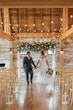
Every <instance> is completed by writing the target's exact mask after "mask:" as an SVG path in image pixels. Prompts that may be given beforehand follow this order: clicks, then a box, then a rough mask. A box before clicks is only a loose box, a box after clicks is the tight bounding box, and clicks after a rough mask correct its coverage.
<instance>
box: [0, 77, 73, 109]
mask: <svg viewBox="0 0 73 110" xmlns="http://www.w3.org/2000/svg"><path fill="white" fill-rule="evenodd" d="M23 79H24V78H21V79H19V83H20V82H21V83H20V84H19V89H18V91H17V92H15V93H12V96H13V104H11V105H7V104H5V96H4V94H3V93H1V99H0V100H1V101H2V103H1V101H0V110H72V109H69V108H68V106H62V104H61V97H60V96H59V95H58V94H54V95H53V93H52V92H50V93H47V89H46V87H47V85H39V84H32V85H31V84H30V85H29V86H27V85H26V84H25V81H24V80H23Z"/></svg>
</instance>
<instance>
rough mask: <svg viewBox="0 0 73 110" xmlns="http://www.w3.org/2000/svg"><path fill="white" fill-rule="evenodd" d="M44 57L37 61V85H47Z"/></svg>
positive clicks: (46, 67)
mask: <svg viewBox="0 0 73 110" xmlns="http://www.w3.org/2000/svg"><path fill="white" fill-rule="evenodd" d="M46 60H47V59H46V57H45V58H43V59H42V58H40V59H39V73H38V76H37V79H36V81H35V82H36V83H39V84H48V75H47V74H46V71H47V69H48V66H47V63H46Z"/></svg>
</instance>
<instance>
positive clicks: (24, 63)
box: [23, 57, 26, 68]
mask: <svg viewBox="0 0 73 110" xmlns="http://www.w3.org/2000/svg"><path fill="white" fill-rule="evenodd" d="M25 65H26V57H24V59H23V68H25Z"/></svg>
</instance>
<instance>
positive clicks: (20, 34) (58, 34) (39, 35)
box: [15, 32, 61, 38]
mask: <svg viewBox="0 0 73 110" xmlns="http://www.w3.org/2000/svg"><path fill="white" fill-rule="evenodd" d="M60 36H61V33H59V32H55V33H54V34H52V33H17V34H15V37H26V38H28V37H29V38H30V37H39V38H40V37H45V38H47V37H49V38H52V37H53V38H54V37H56V38H57V37H60Z"/></svg>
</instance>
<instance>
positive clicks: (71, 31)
mask: <svg viewBox="0 0 73 110" xmlns="http://www.w3.org/2000/svg"><path fill="white" fill-rule="evenodd" d="M72 35H73V27H72V28H70V29H69V30H67V31H66V32H65V33H64V34H63V35H62V38H61V41H64V40H66V39H67V38H69V37H71V36H72Z"/></svg>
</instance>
